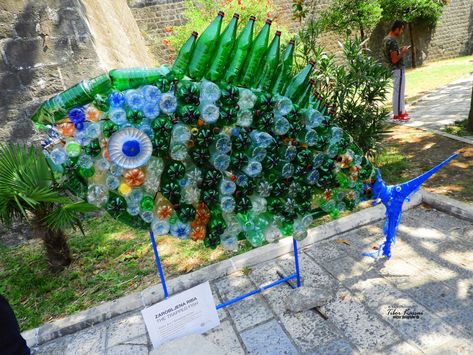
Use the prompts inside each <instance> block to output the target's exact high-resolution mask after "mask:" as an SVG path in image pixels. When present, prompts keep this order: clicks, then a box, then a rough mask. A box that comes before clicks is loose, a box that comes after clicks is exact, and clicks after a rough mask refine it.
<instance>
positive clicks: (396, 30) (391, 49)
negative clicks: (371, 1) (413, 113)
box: [383, 21, 409, 121]
mask: <svg viewBox="0 0 473 355" xmlns="http://www.w3.org/2000/svg"><path fill="white" fill-rule="evenodd" d="M404 27H405V23H404V22H403V21H394V23H393V25H392V26H391V31H389V33H388V35H387V36H386V37H384V39H383V54H384V59H385V61H386V64H387V66H388V67H389V68H390V69H391V70H392V73H393V115H394V116H393V119H394V120H398V121H408V120H409V115H408V114H407V112H406V109H405V105H404V89H405V87H406V68H405V66H404V57H405V56H406V54H407V53H408V52H409V47H402V48H399V44H398V42H397V39H399V37H400V36H401V35H402V33H403V32H404Z"/></svg>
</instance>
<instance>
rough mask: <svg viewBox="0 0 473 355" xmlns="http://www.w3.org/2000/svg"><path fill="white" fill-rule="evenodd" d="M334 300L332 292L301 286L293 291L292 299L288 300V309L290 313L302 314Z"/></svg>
mask: <svg viewBox="0 0 473 355" xmlns="http://www.w3.org/2000/svg"><path fill="white" fill-rule="evenodd" d="M333 298H334V293H333V292H332V291H331V290H328V289H323V288H316V287H307V286H301V287H299V288H296V289H295V290H293V292H292V294H291V296H290V297H288V298H287V299H286V309H287V310H288V311H290V312H293V313H296V312H302V311H306V310H309V309H313V308H315V307H321V306H324V305H326V304H327V303H329V302H330V301H331V300H332V299H333Z"/></svg>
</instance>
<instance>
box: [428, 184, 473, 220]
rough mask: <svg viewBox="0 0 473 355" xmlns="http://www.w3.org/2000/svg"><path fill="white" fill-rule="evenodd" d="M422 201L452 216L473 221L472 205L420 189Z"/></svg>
mask: <svg viewBox="0 0 473 355" xmlns="http://www.w3.org/2000/svg"><path fill="white" fill-rule="evenodd" d="M421 192H422V202H424V203H426V204H428V205H430V206H432V207H434V208H435V209H437V210H439V211H442V212H445V213H448V214H450V215H452V216H455V217H459V218H461V219H466V220H468V221H472V222H473V205H470V204H468V203H464V202H461V201H458V200H455V199H453V198H450V197H447V196H442V195H438V194H434V193H432V192H429V191H427V190H425V189H422V191H421Z"/></svg>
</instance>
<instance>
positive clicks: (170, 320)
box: [141, 281, 220, 348]
mask: <svg viewBox="0 0 473 355" xmlns="http://www.w3.org/2000/svg"><path fill="white" fill-rule="evenodd" d="M141 314H142V315H143V319H144V321H145V324H146V328H147V329H148V333H149V337H150V338H151V341H152V342H153V346H154V348H158V347H160V346H161V345H162V344H163V343H165V342H168V341H170V340H173V339H176V338H180V337H182V336H185V335H189V334H193V333H199V334H201V333H204V332H206V331H208V330H210V329H212V328H214V327H216V326H218V325H219V324H220V320H219V319H218V314H217V310H216V309H215V302H214V299H213V296H212V291H211V290H210V284H209V282H208V281H207V282H206V283H203V284H200V285H198V286H195V287H193V288H191V289H189V290H186V291H184V292H181V293H179V294H177V295H175V296H172V297H170V298H168V299H166V300H164V301H161V302H159V303H156V304H155V305H153V306H151V307H148V308H145V309H143V310H142V311H141Z"/></svg>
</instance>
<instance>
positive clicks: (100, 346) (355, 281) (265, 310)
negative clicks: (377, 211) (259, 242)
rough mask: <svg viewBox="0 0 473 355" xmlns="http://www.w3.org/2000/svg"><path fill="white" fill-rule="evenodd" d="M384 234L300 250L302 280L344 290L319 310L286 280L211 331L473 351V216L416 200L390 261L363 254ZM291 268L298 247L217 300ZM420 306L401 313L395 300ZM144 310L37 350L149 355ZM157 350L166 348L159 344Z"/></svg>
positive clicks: (229, 286)
mask: <svg viewBox="0 0 473 355" xmlns="http://www.w3.org/2000/svg"><path fill="white" fill-rule="evenodd" d="M381 241H382V223H381V222H379V223H375V224H371V225H368V226H365V227H362V228H358V229H356V230H354V231H351V232H349V233H345V234H342V235H339V236H337V237H334V238H331V239H328V240H325V241H322V242H318V243H315V244H313V245H312V246H310V247H308V248H306V249H304V250H302V251H301V253H300V262H301V268H302V274H303V283H304V284H305V285H307V286H309V285H311V286H316V287H323V288H330V289H332V290H333V291H334V292H335V293H336V298H335V300H334V301H333V302H331V303H329V304H328V305H327V306H325V307H322V313H324V314H326V316H327V317H328V319H327V320H324V319H323V318H322V317H321V316H320V315H319V314H318V313H317V312H316V311H314V310H308V311H305V312H301V313H296V314H292V313H288V312H286V311H285V310H284V302H285V300H286V298H288V297H291V295H292V292H293V291H292V290H291V288H290V287H289V286H287V285H280V286H278V287H275V288H272V289H270V290H268V291H265V292H264V294H260V295H256V296H253V297H251V298H248V299H247V300H245V301H242V302H239V303H237V304H235V305H233V306H230V307H228V308H226V309H223V310H220V311H219V316H220V320H221V325H220V326H219V327H218V328H216V329H214V330H212V331H210V332H209V333H207V334H206V335H205V337H206V339H207V340H209V341H211V342H212V343H214V344H216V345H217V346H219V347H221V348H222V349H224V352H223V353H225V354H244V353H249V354H353V353H370V354H386V353H389V354H417V353H422V352H424V353H430V354H447V353H448V354H456V353H464V354H472V353H473V264H472V262H471V261H472V260H473V229H472V224H471V223H470V222H467V221H464V220H461V219H458V218H455V217H452V216H450V215H447V214H444V213H441V212H438V211H435V210H431V209H429V208H425V207H417V208H415V209H412V210H409V211H408V212H406V213H405V214H404V216H403V223H402V225H401V226H400V229H399V234H398V243H397V245H396V246H395V247H394V250H393V254H394V256H393V258H392V259H391V260H390V261H380V262H375V261H374V260H372V259H370V258H366V257H365V258H364V257H362V256H361V251H366V250H369V249H371V248H372V247H373V246H375V245H378V244H379V243H380V242H381ZM292 268H293V258H292V257H291V255H290V254H288V255H285V256H283V257H281V258H279V259H276V260H272V261H269V262H265V263H262V264H260V265H258V266H257V267H254V268H253V270H252V271H251V272H250V273H247V275H244V274H242V273H235V274H232V275H230V276H227V277H224V278H221V279H218V280H216V281H215V282H213V283H212V288H213V293H214V296H215V299H216V302H220V301H222V300H227V299H228V298H231V297H233V296H236V295H239V294H242V293H244V292H245V291H248V290H251V289H254V288H255V287H256V286H257V285H261V284H264V283H268V282H270V281H272V280H274V279H275V278H277V275H276V271H277V270H278V269H283V270H285V271H286V272H287V273H289V272H291V270H292ZM394 308H395V309H396V310H397V311H398V312H402V313H403V312H404V311H405V310H406V309H409V310H411V311H415V312H421V313H422V314H420V315H419V319H394V318H393V315H391V314H389V310H390V309H391V312H392V311H393V309H394ZM150 350H151V344H150V341H149V338H148V336H147V334H146V330H145V326H144V324H143V321H142V318H141V315H140V313H139V312H134V313H130V314H127V315H126V316H121V317H117V318H115V319H111V320H109V321H106V322H104V323H101V324H98V325H95V326H92V327H90V328H88V329H84V330H81V331H79V332H77V333H75V334H71V335H67V336H64V337H61V338H58V339H55V340H53V341H51V342H49V343H46V344H43V345H42V346H40V347H39V349H35V351H34V354H48V355H51V354H61V355H62V354H74V355H80V354H88V355H90V354H108V355H111V354H130V355H133V354H148V352H149V351H150ZM157 353H158V354H159V351H158V352H157Z"/></svg>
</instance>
